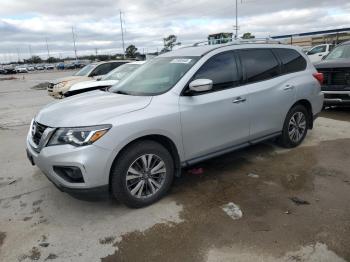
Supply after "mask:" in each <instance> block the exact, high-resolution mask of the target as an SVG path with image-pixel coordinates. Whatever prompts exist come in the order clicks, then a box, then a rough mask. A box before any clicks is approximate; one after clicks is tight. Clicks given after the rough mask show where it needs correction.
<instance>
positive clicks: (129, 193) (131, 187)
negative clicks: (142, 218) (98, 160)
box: [111, 141, 174, 208]
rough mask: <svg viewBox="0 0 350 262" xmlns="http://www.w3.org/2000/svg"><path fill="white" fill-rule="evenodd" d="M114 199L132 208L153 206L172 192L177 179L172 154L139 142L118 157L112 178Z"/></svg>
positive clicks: (149, 143)
mask: <svg viewBox="0 0 350 262" xmlns="http://www.w3.org/2000/svg"><path fill="white" fill-rule="evenodd" d="M111 176H112V177H111V188H112V193H113V195H114V196H115V197H116V198H117V199H118V200H120V201H121V202H122V203H124V204H125V205H127V206H129V207H133V208H139V207H144V206H147V205H150V204H152V203H154V202H156V201H158V200H159V199H160V198H162V197H163V196H164V195H165V194H166V193H167V191H168V190H169V188H170V186H171V183H172V181H173V177H174V162H173V159H172V157H171V154H170V153H169V152H168V150H167V149H166V148H165V147H163V146H162V145H161V144H159V143H157V142H154V141H140V142H136V143H134V144H132V145H130V146H129V147H127V148H126V149H125V150H124V151H123V152H122V153H121V155H120V156H119V157H118V159H117V162H116V164H115V165H114V167H113V170H112V174H111Z"/></svg>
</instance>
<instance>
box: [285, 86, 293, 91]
mask: <svg viewBox="0 0 350 262" xmlns="http://www.w3.org/2000/svg"><path fill="white" fill-rule="evenodd" d="M293 88H294V86H293V85H286V86H285V87H284V88H283V90H291V89H293Z"/></svg>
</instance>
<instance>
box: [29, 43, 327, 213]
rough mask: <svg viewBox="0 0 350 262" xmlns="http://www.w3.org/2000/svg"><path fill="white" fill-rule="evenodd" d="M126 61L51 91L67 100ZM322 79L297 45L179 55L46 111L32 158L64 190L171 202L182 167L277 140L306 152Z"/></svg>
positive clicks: (34, 127)
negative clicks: (302, 145)
mask: <svg viewBox="0 0 350 262" xmlns="http://www.w3.org/2000/svg"><path fill="white" fill-rule="evenodd" d="M124 63H125V61H113V62H108V63H93V64H90V65H87V66H86V67H84V68H83V69H81V70H80V71H79V72H78V73H76V74H75V75H74V76H72V77H70V78H66V79H61V80H57V81H55V82H53V83H51V84H50V88H49V90H48V91H49V94H50V95H52V96H54V97H57V98H62V97H64V96H65V94H66V93H67V92H69V90H70V88H71V87H72V86H73V84H76V83H77V82H79V81H82V80H86V79H90V80H92V79H91V78H95V80H97V79H96V77H97V76H99V75H105V74H106V73H107V72H109V71H110V70H111V68H112V67H113V68H116V67H118V66H121V64H124ZM108 77H109V76H106V77H104V78H102V79H101V80H100V81H108V79H107V80H106V78H108ZM322 81H323V75H322V73H319V72H317V71H316V69H315V67H314V66H313V64H312V63H311V62H310V60H309V59H308V58H307V56H306V55H305V54H304V53H303V52H302V51H301V50H300V49H299V48H297V47H292V46H285V45H277V44H253V43H251V44H237V43H235V44H226V45H225V44H224V45H207V46H197V47H187V48H182V49H178V50H175V51H172V52H168V53H165V54H162V55H160V56H158V57H156V58H154V59H152V60H150V61H149V62H147V63H145V64H144V65H141V66H140V67H139V68H138V69H136V70H135V71H133V73H131V74H129V75H128V76H126V77H123V76H122V77H121V80H120V81H119V82H118V83H117V84H116V85H113V86H112V87H111V88H109V89H108V90H103V91H101V90H95V91H92V92H87V93H85V94H81V95H76V96H71V97H68V98H65V99H63V100H61V101H57V102H56V103H51V104H49V105H47V106H46V107H44V108H43V109H42V110H41V111H40V112H39V113H38V114H36V116H35V118H34V119H33V120H32V123H31V126H30V129H29V132H28V136H27V143H26V146H27V155H28V159H29V160H30V162H31V163H32V164H33V165H37V166H38V167H39V168H40V169H41V170H42V171H43V173H44V174H45V175H46V176H47V177H48V178H49V180H50V181H52V182H53V183H54V184H55V185H56V186H57V187H58V188H59V189H61V190H62V191H65V192H68V193H74V194H97V193H109V194H111V195H112V196H114V197H116V198H117V199H118V200H119V201H121V202H122V203H124V204H126V205H128V206H130V207H143V206H146V205H150V204H152V203H154V202H156V201H157V200H159V199H160V198H162V197H163V196H164V195H165V194H166V193H167V191H168V190H169V188H170V187H171V184H172V181H173V178H174V177H176V176H179V175H180V174H181V168H183V167H187V166H191V165H194V164H196V163H199V162H201V161H204V160H207V159H209V158H212V157H217V156H219V155H222V154H225V153H228V152H230V151H233V150H237V149H241V148H243V147H246V146H249V145H252V144H255V143H259V142H261V141H264V140H267V139H271V138H277V140H278V141H279V143H280V144H281V145H282V146H284V147H287V148H292V147H296V146H298V145H299V144H300V143H302V141H303V140H304V138H305V136H306V134H307V132H308V129H311V128H313V122H314V120H315V119H316V118H317V116H318V114H319V112H320V111H321V110H322V106H323V99H324V96H323V93H322V92H321V83H322ZM91 83H92V82H91ZM94 83H95V82H94Z"/></svg>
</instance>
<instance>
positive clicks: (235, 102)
mask: <svg viewBox="0 0 350 262" xmlns="http://www.w3.org/2000/svg"><path fill="white" fill-rule="evenodd" d="M246 100H247V99H245V98H242V97H240V96H239V97H237V98H235V99H234V100H233V101H232V103H234V104H238V103H243V102H245V101H246Z"/></svg>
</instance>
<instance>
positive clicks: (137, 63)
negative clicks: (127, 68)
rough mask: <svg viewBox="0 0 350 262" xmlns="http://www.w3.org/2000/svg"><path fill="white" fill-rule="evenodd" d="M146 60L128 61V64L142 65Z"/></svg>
mask: <svg viewBox="0 0 350 262" xmlns="http://www.w3.org/2000/svg"><path fill="white" fill-rule="evenodd" d="M144 63H146V61H133V62H130V63H128V65H143V64H144Z"/></svg>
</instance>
